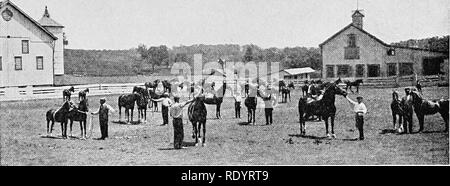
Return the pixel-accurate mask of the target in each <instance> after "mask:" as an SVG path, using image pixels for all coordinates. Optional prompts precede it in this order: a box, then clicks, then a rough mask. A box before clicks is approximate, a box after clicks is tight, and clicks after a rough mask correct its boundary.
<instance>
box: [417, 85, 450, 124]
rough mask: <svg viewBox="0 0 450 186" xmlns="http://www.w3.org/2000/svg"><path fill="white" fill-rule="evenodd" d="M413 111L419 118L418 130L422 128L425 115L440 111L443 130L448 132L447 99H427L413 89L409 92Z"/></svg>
mask: <svg viewBox="0 0 450 186" xmlns="http://www.w3.org/2000/svg"><path fill="white" fill-rule="evenodd" d="M411 96H412V102H413V105H414V111H415V113H416V116H417V119H418V120H419V126H420V129H419V132H422V131H423V129H424V120H425V116H426V115H434V114H437V113H440V114H441V116H442V118H443V119H444V122H445V132H448V116H449V100H448V99H447V100H444V99H441V100H438V101H429V100H425V99H423V98H422V96H421V95H420V94H419V93H418V92H415V91H412V92H411Z"/></svg>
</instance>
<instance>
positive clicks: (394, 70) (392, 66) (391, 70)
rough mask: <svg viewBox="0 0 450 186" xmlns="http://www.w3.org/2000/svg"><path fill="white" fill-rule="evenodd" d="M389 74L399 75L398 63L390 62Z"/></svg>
mask: <svg viewBox="0 0 450 186" xmlns="http://www.w3.org/2000/svg"><path fill="white" fill-rule="evenodd" d="M387 74H388V76H396V75H397V64H396V63H389V64H388V71H387Z"/></svg>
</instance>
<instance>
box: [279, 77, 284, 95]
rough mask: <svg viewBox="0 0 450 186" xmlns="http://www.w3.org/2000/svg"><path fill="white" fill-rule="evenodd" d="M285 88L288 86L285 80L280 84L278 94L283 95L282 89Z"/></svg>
mask: <svg viewBox="0 0 450 186" xmlns="http://www.w3.org/2000/svg"><path fill="white" fill-rule="evenodd" d="M285 86H286V83H285V82H284V81H283V80H281V81H279V82H278V90H279V91H280V92H279V93H278V94H282V93H283V91H282V89H283V87H285Z"/></svg>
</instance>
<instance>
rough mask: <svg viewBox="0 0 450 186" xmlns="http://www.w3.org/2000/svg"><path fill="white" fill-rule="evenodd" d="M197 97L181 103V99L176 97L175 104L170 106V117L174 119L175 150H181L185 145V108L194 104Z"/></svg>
mask: <svg viewBox="0 0 450 186" xmlns="http://www.w3.org/2000/svg"><path fill="white" fill-rule="evenodd" d="M196 97H197V96H195V97H194V98H193V99H191V100H189V101H187V102H183V103H180V97H178V96H175V97H174V101H175V103H174V104H172V105H171V106H170V116H172V118H173V120H172V122H173V132H174V136H173V146H174V148H175V149H181V148H182V144H183V138H184V131H183V108H184V107H185V106H186V105H188V104H189V103H191V102H193V101H194V100H195V98H196Z"/></svg>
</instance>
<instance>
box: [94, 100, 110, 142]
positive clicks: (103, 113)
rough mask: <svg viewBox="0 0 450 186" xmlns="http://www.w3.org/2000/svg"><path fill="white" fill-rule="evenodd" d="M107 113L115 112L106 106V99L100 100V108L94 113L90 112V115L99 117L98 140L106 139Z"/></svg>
mask: <svg viewBox="0 0 450 186" xmlns="http://www.w3.org/2000/svg"><path fill="white" fill-rule="evenodd" d="M109 111H111V112H112V113H114V112H116V111H115V110H114V109H113V108H112V107H111V106H110V105H108V104H106V98H101V99H100V108H99V109H98V110H97V111H96V112H92V113H91V114H92V115H99V121H100V132H101V134H102V137H100V138H99V140H105V138H108V117H109V113H110V112H109Z"/></svg>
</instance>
